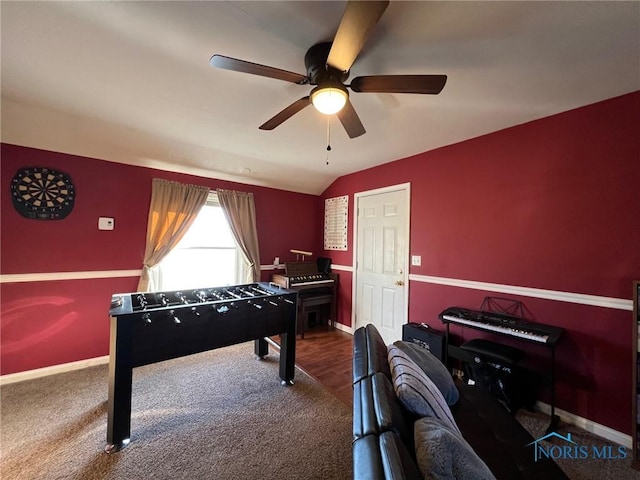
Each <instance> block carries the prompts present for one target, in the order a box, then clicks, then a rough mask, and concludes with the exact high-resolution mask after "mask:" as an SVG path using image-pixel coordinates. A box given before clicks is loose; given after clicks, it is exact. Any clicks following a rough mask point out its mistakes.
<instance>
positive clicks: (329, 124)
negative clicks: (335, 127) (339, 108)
mask: <svg viewBox="0 0 640 480" xmlns="http://www.w3.org/2000/svg"><path fill="white" fill-rule="evenodd" d="M330 151H331V117H329V116H328V115H327V165H329V152H330Z"/></svg>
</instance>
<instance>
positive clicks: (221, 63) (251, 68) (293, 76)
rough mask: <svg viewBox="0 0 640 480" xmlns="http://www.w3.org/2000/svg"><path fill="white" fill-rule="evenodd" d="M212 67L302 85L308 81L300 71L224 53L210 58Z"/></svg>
mask: <svg viewBox="0 0 640 480" xmlns="http://www.w3.org/2000/svg"><path fill="white" fill-rule="evenodd" d="M209 64H210V65H211V66H212V67H216V68H223V69H225V70H233V71H234V72H242V73H251V74H253V75H261V76H263V77H269V78H275V79H277V80H284V81H285V82H291V83H298V84H300V85H302V84H305V83H307V77H306V76H305V75H301V74H300V73H295V72H289V71H287V70H281V69H279V68H275V67H268V66H266V65H260V64H258V63H252V62H247V61H245V60H238V59H237V58H231V57H225V56H224V55H214V56H213V57H211V60H209Z"/></svg>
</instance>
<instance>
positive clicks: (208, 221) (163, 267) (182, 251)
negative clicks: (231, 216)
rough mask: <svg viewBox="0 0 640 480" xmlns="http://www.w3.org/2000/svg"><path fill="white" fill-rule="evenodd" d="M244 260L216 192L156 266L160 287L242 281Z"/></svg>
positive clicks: (204, 286)
mask: <svg viewBox="0 0 640 480" xmlns="http://www.w3.org/2000/svg"><path fill="white" fill-rule="evenodd" d="M244 268H245V267H244V261H243V258H242V253H241V252H240V250H239V249H238V247H237V245H236V242H235V239H234V238H233V234H232V233H231V229H230V228H229V224H228V222H227V219H226V218H225V216H224V212H223V211H222V207H220V204H219V203H218V196H217V195H216V193H215V192H211V193H209V198H208V199H207V203H206V205H205V206H204V207H202V210H200V213H198V216H197V217H196V219H195V221H194V222H193V224H192V225H191V227H190V228H189V230H188V231H187V233H186V234H185V236H184V237H183V238H182V240H180V243H178V245H176V247H175V248H174V249H173V250H171V252H169V254H168V255H167V256H166V257H165V258H164V259H163V260H162V261H161V262H160V264H159V265H158V268H157V275H158V277H157V278H158V286H159V290H182V289H192V288H206V287H219V286H223V285H236V284H238V283H242V281H241V280H242V279H244V278H245V276H244Z"/></svg>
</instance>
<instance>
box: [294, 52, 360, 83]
mask: <svg viewBox="0 0 640 480" xmlns="http://www.w3.org/2000/svg"><path fill="white" fill-rule="evenodd" d="M331 45H333V44H332V43H331V42H323V43H317V44H315V45H314V46H313V47H311V48H310V49H309V50H307V53H306V54H305V56H304V65H305V67H306V68H307V78H308V79H309V83H310V84H311V85H319V84H320V83H325V82H330V83H344V81H345V80H346V79H347V78H349V72H348V71H347V72H342V71H340V70H338V69H336V68H332V67H330V66H329V65H327V58H329V52H330V51H331Z"/></svg>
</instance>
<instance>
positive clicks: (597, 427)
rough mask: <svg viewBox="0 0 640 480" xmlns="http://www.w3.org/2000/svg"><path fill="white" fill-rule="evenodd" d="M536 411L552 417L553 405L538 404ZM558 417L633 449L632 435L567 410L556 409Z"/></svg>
mask: <svg viewBox="0 0 640 480" xmlns="http://www.w3.org/2000/svg"><path fill="white" fill-rule="evenodd" d="M535 409H536V410H538V411H540V412H543V413H546V414H547V415H551V405H549V404H547V403H544V402H536V404H535ZM555 411H556V415H557V416H558V417H560V420H562V421H563V422H565V423H568V424H569V425H575V426H576V427H579V428H582V429H583V430H586V431H587V432H590V433H593V434H594V435H597V436H599V437H602V438H604V439H606V440H609V441H611V442H614V443H617V444H618V445H622V446H623V447H627V448H629V449H630V448H632V441H631V440H632V439H631V435H627V434H624V433H622V432H618V431H617V430H614V429H613V428H609V427H607V426H605V425H601V424H599V423H596V422H594V421H592V420H588V419H586V418H584V417H580V416H578V415H574V414H573V413H569V412H567V411H565V410H562V409H560V408H558V407H556V409H555Z"/></svg>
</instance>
